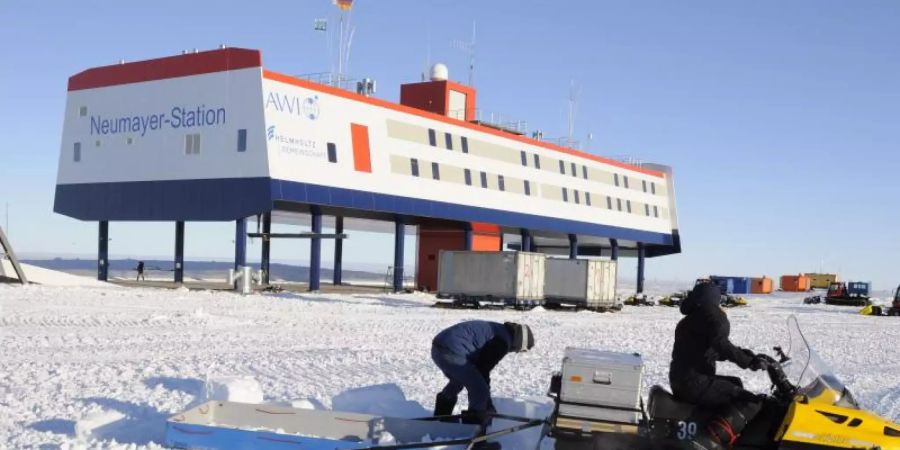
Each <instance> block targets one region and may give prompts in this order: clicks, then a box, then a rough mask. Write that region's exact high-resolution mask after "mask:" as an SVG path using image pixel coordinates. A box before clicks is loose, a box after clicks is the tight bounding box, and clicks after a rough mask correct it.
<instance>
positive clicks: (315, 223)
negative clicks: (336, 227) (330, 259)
mask: <svg viewBox="0 0 900 450" xmlns="http://www.w3.org/2000/svg"><path fill="white" fill-rule="evenodd" d="M310 214H311V219H312V221H311V223H310V225H311V228H312V232H313V233H316V234H321V233H322V211H321V210H320V209H319V207H318V206H313V207H312V208H311V209H310ZM321 279H322V238H320V237H313V238H312V239H310V243H309V291H310V292H315V291H318V290H319V289H320V288H321V286H320V284H321Z"/></svg>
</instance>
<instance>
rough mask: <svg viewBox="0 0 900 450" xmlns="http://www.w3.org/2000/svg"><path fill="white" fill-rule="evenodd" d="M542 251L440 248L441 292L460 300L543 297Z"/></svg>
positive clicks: (522, 300)
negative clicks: (454, 249) (447, 249)
mask: <svg viewBox="0 0 900 450" xmlns="http://www.w3.org/2000/svg"><path fill="white" fill-rule="evenodd" d="M545 260H546V257H545V256H544V254H543V253H528V252H470V251H446V250H445V251H441V253H440V261H439V265H438V295H439V296H441V297H451V298H455V299H458V300H478V301H492V300H493V301H504V302H512V303H516V304H518V303H535V302H543V300H544V262H545Z"/></svg>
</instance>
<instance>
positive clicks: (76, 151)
mask: <svg viewBox="0 0 900 450" xmlns="http://www.w3.org/2000/svg"><path fill="white" fill-rule="evenodd" d="M72 160H74V161H75V162H81V142H76V143H75V146H74V148H73V149H72Z"/></svg>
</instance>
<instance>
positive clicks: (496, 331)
mask: <svg viewBox="0 0 900 450" xmlns="http://www.w3.org/2000/svg"><path fill="white" fill-rule="evenodd" d="M532 347H534V335H533V334H532V333H531V328H529V327H528V325H522V324H518V323H512V322H506V323H498V322H488V321H484V320H472V321H468V322H461V323H458V324H456V325H453V326H451V327H450V328H447V329H445V330H443V331H441V332H440V333H438V334H437V336H435V337H434V339H433V340H432V341H431V359H432V360H433V361H434V363H435V364H437V366H438V368H440V369H441V372H443V373H444V375H445V376H446V377H447V378H448V379H449V381H448V382H447V385H446V386H444V389H443V390H442V391H441V392H440V393H438V395H437V398H436V399H435V402H434V415H435V416H448V415H451V414H453V408H454V407H455V406H456V400H457V396H458V395H459V393H460V392H461V391H462V390H463V388H465V389H466V392H467V393H468V395H469V409H468V410H467V411H465V412H464V414H463V415H464V416H466V417H468V418H469V420H471V421H474V422H476V423H480V424H482V425H485V426H486V425H487V424H488V423H489V422H490V414H491V413H494V412H496V409H494V404H493V402H492V401H491V370H493V369H494V366H496V365H497V363H499V362H500V360H501V359H503V357H504V356H506V354H507V353H509V352H517V353H518V352H525V351H528V350H530V349H531V348H532Z"/></svg>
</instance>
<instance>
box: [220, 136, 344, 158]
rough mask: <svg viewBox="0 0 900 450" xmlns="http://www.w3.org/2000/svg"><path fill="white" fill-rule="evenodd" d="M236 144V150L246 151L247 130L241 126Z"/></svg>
mask: <svg viewBox="0 0 900 450" xmlns="http://www.w3.org/2000/svg"><path fill="white" fill-rule="evenodd" d="M237 144H238V147H237V151H239V152H246V151H247V130H246V129H244V128H241V129H240V130H238V143H237ZM332 162H334V161H332Z"/></svg>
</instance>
